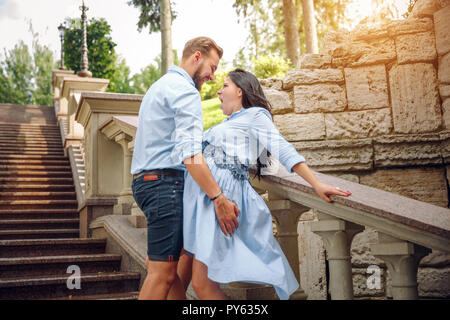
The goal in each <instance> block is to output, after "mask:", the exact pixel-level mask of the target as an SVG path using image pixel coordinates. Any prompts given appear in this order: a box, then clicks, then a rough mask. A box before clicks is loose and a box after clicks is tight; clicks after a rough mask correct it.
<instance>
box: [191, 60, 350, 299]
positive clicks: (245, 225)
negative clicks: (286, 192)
mask: <svg viewBox="0 0 450 320" xmlns="http://www.w3.org/2000/svg"><path fill="white" fill-rule="evenodd" d="M218 94H219V99H220V100H221V102H222V106H221V109H222V111H223V113H224V114H225V115H229V116H230V117H229V118H227V119H225V120H224V121H223V122H222V123H221V124H218V125H216V126H214V127H212V128H210V129H208V130H207V131H205V132H204V135H203V155H204V157H205V160H206V162H207V164H208V166H209V168H210V170H211V173H212V174H213V176H214V178H215V180H216V181H217V183H218V184H219V186H220V187H221V190H222V192H223V193H224V194H225V195H226V197H227V198H228V199H230V200H232V201H233V202H235V203H236V205H237V207H238V208H239V211H240V213H239V216H238V221H239V226H238V228H237V229H236V230H235V232H234V234H233V235H232V236H226V235H224V233H223V232H222V229H221V227H220V225H219V224H218V222H217V220H216V218H215V213H214V204H213V202H212V201H211V199H210V198H209V197H208V196H207V195H206V194H205V193H204V192H203V191H202V189H201V188H200V187H199V186H198V184H197V183H196V182H195V181H194V179H193V178H192V176H190V174H189V172H187V171H186V176H185V186H184V196H183V203H184V204H183V206H184V208H183V212H184V223H183V232H184V248H185V250H186V251H188V252H190V253H192V254H193V255H194V262H193V270H192V285H193V288H194V291H195V292H196V294H197V296H198V297H199V298H200V299H225V298H226V296H225V295H224V294H223V292H222V291H221V289H220V286H219V283H229V282H235V281H242V282H250V283H261V284H270V285H273V286H274V288H275V290H276V292H277V294H278V296H279V298H280V299H288V298H289V296H290V295H291V294H292V293H293V292H295V291H296V290H297V288H298V286H299V285H298V282H297V280H296V278H295V276H294V273H293V272H292V269H291V268H290V266H289V263H288V261H287V259H286V257H285V255H284V254H283V252H282V250H281V248H280V246H279V244H278V242H277V241H276V239H275V238H274V236H273V230H272V217H271V214H270V211H269V209H268V207H267V206H266V204H265V202H264V200H263V199H262V198H261V197H260V196H259V194H258V193H257V192H255V190H253V188H252V186H251V185H250V182H249V180H248V179H249V173H248V168H249V166H250V165H252V164H256V165H257V168H258V170H257V172H258V173H257V174H258V176H260V175H261V168H262V167H263V164H262V161H261V160H262V159H263V155H264V154H265V152H264V150H267V151H269V152H270V154H271V157H274V158H277V159H279V161H280V162H281V164H283V165H284V166H285V167H286V169H287V170H289V171H290V172H296V173H297V174H299V175H300V176H302V177H303V178H304V179H305V180H306V181H308V182H309V183H310V184H311V185H312V186H313V187H314V189H315V191H316V193H317V194H318V195H319V196H320V197H321V198H322V199H324V200H325V201H327V202H331V200H330V199H329V198H328V197H327V195H331V194H335V195H341V196H349V195H350V194H351V193H350V192H348V191H343V190H339V189H337V188H335V187H332V186H329V185H326V184H323V183H321V182H320V181H318V180H317V178H316V177H315V176H314V174H313V173H312V171H311V170H310V169H309V168H308V166H307V165H306V163H305V158H304V157H303V156H301V155H299V154H298V153H297V151H296V150H295V148H294V147H293V146H292V145H291V144H290V143H288V142H287V141H286V140H285V139H284V138H283V137H282V136H281V134H280V133H279V131H278V130H277V129H276V127H275V126H274V124H273V122H272V115H271V112H270V104H269V102H268V101H267V99H266V97H265V96H264V93H263V91H262V88H261V85H260V84H259V81H258V80H257V79H256V77H255V76H254V75H252V74H251V73H249V72H246V71H244V70H241V69H236V70H234V71H232V72H231V73H229V75H228V77H227V79H226V81H225V83H224V85H223V88H222V89H221V90H220V91H219V92H218Z"/></svg>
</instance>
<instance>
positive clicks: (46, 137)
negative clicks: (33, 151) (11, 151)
mask: <svg viewBox="0 0 450 320" xmlns="http://www.w3.org/2000/svg"><path fill="white" fill-rule="evenodd" d="M0 137H1V138H2V139H8V140H9V141H25V142H27V141H30V140H36V141H49V142H60V143H62V139H61V135H57V134H47V133H46V134H31V133H20V134H10V133H2V134H1V135H0Z"/></svg>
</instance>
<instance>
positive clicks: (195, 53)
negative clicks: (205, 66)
mask: <svg viewBox="0 0 450 320" xmlns="http://www.w3.org/2000/svg"><path fill="white" fill-rule="evenodd" d="M201 58H202V53H201V52H200V51H195V52H194V61H195V62H198V61H199V60H200V59H201Z"/></svg>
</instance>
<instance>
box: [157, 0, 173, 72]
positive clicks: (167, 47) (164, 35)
mask: <svg viewBox="0 0 450 320" xmlns="http://www.w3.org/2000/svg"><path fill="white" fill-rule="evenodd" d="M159 5H160V7H161V72H162V74H166V73H167V70H168V69H169V67H170V66H171V65H173V50H172V12H171V9H170V0H159Z"/></svg>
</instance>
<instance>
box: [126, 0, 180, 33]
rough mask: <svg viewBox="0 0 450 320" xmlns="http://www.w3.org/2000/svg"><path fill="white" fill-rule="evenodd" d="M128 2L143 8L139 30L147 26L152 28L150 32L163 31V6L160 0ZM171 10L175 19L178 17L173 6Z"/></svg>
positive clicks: (133, 0) (132, 0) (134, 0)
mask: <svg viewBox="0 0 450 320" xmlns="http://www.w3.org/2000/svg"><path fill="white" fill-rule="evenodd" d="M127 4H128V5H129V6H134V7H135V8H139V9H140V10H141V13H140V15H139V21H138V24H137V26H138V30H139V32H141V31H142V29H144V28H145V27H147V26H148V27H149V28H150V33H153V32H159V31H161V7H160V5H159V0H131V1H128V2H127ZM171 12H172V21H173V20H175V18H176V17H177V15H176V12H175V11H174V10H173V6H171Z"/></svg>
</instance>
